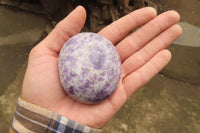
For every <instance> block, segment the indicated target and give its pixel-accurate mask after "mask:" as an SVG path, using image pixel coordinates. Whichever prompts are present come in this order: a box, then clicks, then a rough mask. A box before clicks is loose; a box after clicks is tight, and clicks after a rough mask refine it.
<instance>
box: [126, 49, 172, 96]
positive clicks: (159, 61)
mask: <svg viewBox="0 0 200 133" xmlns="http://www.w3.org/2000/svg"><path fill="white" fill-rule="evenodd" d="M170 58H171V53H170V52H169V51H168V50H162V51H160V52H159V53H157V54H156V55H155V56H154V57H153V58H152V59H151V60H149V61H148V62H147V63H146V64H145V65H144V66H142V67H141V68H139V69H138V70H137V71H135V72H133V73H131V74H130V75H129V76H127V77H126V78H125V79H124V80H123V84H124V89H125V92H126V94H127V97H129V96H130V95H131V94H132V93H133V92H135V91H136V90H137V89H138V88H140V87H141V86H143V85H144V84H146V83H147V82H148V81H149V80H150V79H151V78H153V77H154V76H155V75H156V74H157V73H158V72H159V71H161V69H162V68H163V67H164V66H165V65H167V63H168V62H169V60H170Z"/></svg>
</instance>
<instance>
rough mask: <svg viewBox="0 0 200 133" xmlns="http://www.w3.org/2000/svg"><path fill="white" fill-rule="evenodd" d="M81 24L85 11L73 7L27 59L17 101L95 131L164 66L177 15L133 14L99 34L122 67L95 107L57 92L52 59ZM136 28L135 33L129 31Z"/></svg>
mask: <svg viewBox="0 0 200 133" xmlns="http://www.w3.org/2000/svg"><path fill="white" fill-rule="evenodd" d="M85 19H86V12H85V9H84V8H83V7H81V6H79V7H77V8H76V9H75V10H74V11H73V12H72V13H70V14H69V15H68V16H67V17H66V18H65V19H63V20H62V21H61V22H60V23H58V25H57V26H56V27H55V29H54V30H53V31H52V32H51V33H50V34H49V35H48V36H47V37H46V38H45V39H44V40H43V41H42V42H40V43H39V44H38V45H37V46H35V47H34V48H33V49H32V50H31V53H30V56H29V62H28V68H27V71H26V74H25V78H24V82H23V89H22V98H23V99H24V100H26V101H28V102H31V103H33V104H36V105H39V106H41V107H44V108H47V109H49V110H51V111H54V112H56V113H58V114H61V115H63V116H65V117H67V118H69V119H71V120H74V121H76V122H78V123H81V124H84V125H87V126H90V127H93V128H101V127H102V126H103V125H104V124H106V122H108V121H109V120H110V119H111V118H112V116H113V115H114V114H115V113H116V112H117V111H118V110H119V109H120V108H121V107H122V105H123V104H124V103H125V101H126V100H127V98H128V97H129V96H130V95H131V94H132V93H133V92H135V91H136V90H137V89H138V88H140V87H141V86H143V85H144V84H145V83H147V82H148V81H149V80H150V79H151V78H152V77H153V76H154V75H155V74H157V73H158V72H159V71H160V70H161V69H162V68H163V67H164V66H165V65H166V64H167V63H168V62H169V60H170V58H171V54H170V52H169V51H168V50H165V48H166V47H167V46H168V45H169V44H171V43H172V42H173V41H174V40H175V39H176V38H177V37H178V36H180V34H181V28H180V26H178V25H177V24H176V23H177V22H178V21H179V15H178V13H176V12H175V11H168V12H165V13H163V14H161V15H159V16H157V15H156V11H155V10H154V9H153V8H150V7H147V8H143V9H139V10H137V11H134V12H132V13H130V14H128V15H126V16H124V17H123V18H121V19H119V20H117V21H115V22H113V23H112V24H110V25H108V26H107V27H105V28H104V29H103V30H101V31H100V32H99V34H101V35H102V36H104V37H106V38H107V39H109V40H110V41H111V42H112V43H113V44H116V43H118V45H117V46H116V49H117V51H118V53H119V55H120V58H121V62H122V74H121V80H120V83H119V85H118V88H117V89H116V91H115V92H114V93H113V95H111V96H110V97H109V98H108V99H106V100H104V101H103V102H101V103H99V104H95V105H87V104H82V103H79V102H77V101H75V100H73V99H71V98H70V97H69V96H68V95H67V94H66V93H65V92H64V89H63V88H62V86H61V83H60V80H59V75H58V56H59V51H60V49H61V47H62V46H63V44H64V43H65V42H66V41H67V40H68V39H69V38H70V37H72V36H73V35H75V34H77V33H79V32H80V30H81V28H82V27H83V25H84V23H85ZM138 26H141V28H139V29H138V30H137V31H135V32H133V33H131V34H130V32H131V31H132V30H134V29H135V28H137V27H138Z"/></svg>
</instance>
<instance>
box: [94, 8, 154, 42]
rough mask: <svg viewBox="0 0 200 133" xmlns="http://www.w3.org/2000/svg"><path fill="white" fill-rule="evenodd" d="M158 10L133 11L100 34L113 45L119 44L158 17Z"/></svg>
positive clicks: (143, 9)
mask: <svg viewBox="0 0 200 133" xmlns="http://www.w3.org/2000/svg"><path fill="white" fill-rule="evenodd" d="M156 15H157V13H156V10H155V9H154V8H152V7H145V8H142V9H138V10H136V11H133V12H131V13H129V14H127V15H126V16H124V17H122V18H120V19H119V20H116V21H114V22H113V23H111V24H110V25H108V26H106V27H105V28H103V29H102V30H101V31H100V32H99V33H98V34H100V35H102V36H104V37H106V38H107V39H108V40H110V41H111V42H112V43H113V44H115V43H117V42H119V41H120V40H121V39H123V38H124V37H125V36H126V35H127V34H128V33H130V32H131V31H132V30H133V29H134V28H136V27H138V26H141V25H143V24H145V23H147V22H148V21H150V20H151V19H153V18H154V17H156Z"/></svg>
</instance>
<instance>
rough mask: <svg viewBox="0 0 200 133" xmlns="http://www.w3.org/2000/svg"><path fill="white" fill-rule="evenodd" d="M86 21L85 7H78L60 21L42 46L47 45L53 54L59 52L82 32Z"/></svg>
mask: <svg viewBox="0 0 200 133" xmlns="http://www.w3.org/2000/svg"><path fill="white" fill-rule="evenodd" d="M85 20H86V11H85V9H84V7H82V6H78V7H77V8H76V9H74V10H73V11H72V12H71V13H70V14H69V15H68V16H67V17H66V18H64V19H63V20H62V21H60V22H59V23H58V24H57V25H56V27H55V28H54V29H53V30H52V32H51V33H50V34H49V35H48V36H47V37H46V38H45V39H44V40H43V42H41V43H40V44H42V45H45V46H46V47H47V48H48V49H49V50H51V52H59V51H60V49H61V47H62V46H63V44H64V43H65V42H66V41H67V40H68V39H69V38H71V37H72V36H73V35H75V34H77V33H79V32H80V31H81V29H82V27H83V25H84V24H85Z"/></svg>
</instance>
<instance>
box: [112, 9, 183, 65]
mask: <svg viewBox="0 0 200 133" xmlns="http://www.w3.org/2000/svg"><path fill="white" fill-rule="evenodd" d="M179 18H180V17H179V14H178V13H177V12H175V11H168V12H165V13H163V14H161V15H159V16H158V17H156V18H154V19H153V20H152V21H150V22H148V23H147V24H145V25H144V26H142V27H141V28H140V29H138V30H137V31H135V32H134V33H132V34H131V35H129V36H128V37H126V38H125V39H124V40H122V41H121V42H120V43H119V44H118V45H117V46H116V48H117V51H118V52H119V55H120V57H121V61H122V62H123V61H124V60H125V59H126V58H127V57H129V56H130V55H131V54H133V53H134V52H136V51H137V50H139V49H140V48H142V47H143V46H144V45H145V44H147V43H148V42H149V41H150V40H152V39H153V38H154V37H155V36H157V35H158V34H159V33H160V32H162V31H163V30H165V29H167V28H169V27H171V26H172V25H174V24H176V23H177V22H178V21H179Z"/></svg>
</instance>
